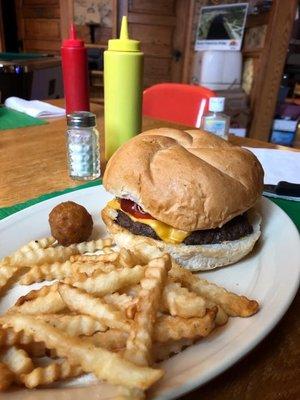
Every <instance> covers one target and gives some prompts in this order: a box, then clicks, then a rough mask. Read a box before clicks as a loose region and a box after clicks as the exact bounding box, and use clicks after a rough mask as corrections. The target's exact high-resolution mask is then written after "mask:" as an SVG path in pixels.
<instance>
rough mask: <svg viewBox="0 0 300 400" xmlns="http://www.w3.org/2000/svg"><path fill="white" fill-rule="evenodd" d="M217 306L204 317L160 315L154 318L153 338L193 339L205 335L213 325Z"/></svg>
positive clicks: (164, 340)
mask: <svg viewBox="0 0 300 400" xmlns="http://www.w3.org/2000/svg"><path fill="white" fill-rule="evenodd" d="M216 313H217V308H215V309H212V310H208V311H207V313H206V314H205V316H204V317H202V318H199V317H194V318H182V317H171V316H170V315H161V316H159V317H158V318H157V319H156V324H155V328H154V335H153V339H154V341H156V342H160V343H161V342H167V341H169V340H179V339H195V338H199V337H205V336H207V335H208V334H209V333H210V332H211V331H212V330H213V329H214V327H215V317H216Z"/></svg>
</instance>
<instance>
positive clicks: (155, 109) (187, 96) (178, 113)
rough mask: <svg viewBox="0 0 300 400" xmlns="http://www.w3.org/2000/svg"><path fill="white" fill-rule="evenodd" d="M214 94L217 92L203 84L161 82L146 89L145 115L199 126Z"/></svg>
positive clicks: (144, 98) (144, 96)
mask: <svg viewBox="0 0 300 400" xmlns="http://www.w3.org/2000/svg"><path fill="white" fill-rule="evenodd" d="M212 96H215V93H214V92H213V91H212V90H210V89H207V88H205V87H202V86H195V85H185V84H182V83H159V84H157V85H153V86H151V87H149V88H147V89H145V90H144V94H143V115H146V116H149V117H153V118H158V119H162V120H166V121H170V122H178V123H180V124H183V125H190V126H197V127H199V126H200V121H201V116H202V115H203V114H204V113H205V112H207V111H208V99H209V98H210V97H212Z"/></svg>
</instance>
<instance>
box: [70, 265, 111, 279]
mask: <svg viewBox="0 0 300 400" xmlns="http://www.w3.org/2000/svg"><path fill="white" fill-rule="evenodd" d="M73 266H74V271H75V273H74V275H75V274H76V273H79V274H81V273H83V274H86V275H89V276H90V275H93V274H94V273H96V272H97V271H98V272H99V273H105V274H108V273H109V272H111V271H115V270H116V268H117V267H116V266H115V265H114V264H111V263H95V264H89V263H82V264H80V263H79V262H78V263H74V264H73Z"/></svg>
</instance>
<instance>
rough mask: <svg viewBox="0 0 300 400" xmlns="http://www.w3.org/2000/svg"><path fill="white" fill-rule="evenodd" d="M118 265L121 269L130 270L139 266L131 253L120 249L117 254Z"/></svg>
mask: <svg viewBox="0 0 300 400" xmlns="http://www.w3.org/2000/svg"><path fill="white" fill-rule="evenodd" d="M118 263H119V265H120V266H121V267H123V268H124V267H127V268H132V267H134V266H135V265H138V264H139V259H138V257H136V256H135V254H134V253H133V252H132V251H130V250H128V249H125V248H124V247H122V248H121V250H120V253H119V258H118Z"/></svg>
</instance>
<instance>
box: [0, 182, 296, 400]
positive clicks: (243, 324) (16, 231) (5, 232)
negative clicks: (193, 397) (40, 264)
mask: <svg viewBox="0 0 300 400" xmlns="http://www.w3.org/2000/svg"><path fill="white" fill-rule="evenodd" d="M110 198H111V195H110V194H108V193H107V192H105V190H104V189H103V187H100V188H99V187H92V188H88V189H82V190H79V191H76V192H72V193H68V194H65V195H62V196H59V197H56V198H54V199H50V200H47V201H45V202H42V203H39V204H37V205H34V206H32V207H30V208H27V209H25V210H23V211H20V212H18V213H16V214H14V215H12V216H10V217H8V218H6V219H4V220H2V221H0V257H3V256H5V255H7V254H9V253H10V252H12V251H14V250H16V249H17V248H18V247H20V246H21V245H23V244H25V243H26V242H28V241H30V240H32V239H36V238H40V237H43V236H48V235H49V227H48V214H49V211H50V210H51V209H52V208H53V207H54V206H55V205H56V204H58V203H60V202H62V201H66V200H73V201H76V202H78V203H79V204H82V205H83V206H85V207H86V208H87V209H88V210H89V212H90V213H91V214H92V216H93V219H94V223H95V232H94V235H95V236H99V234H100V235H104V234H105V228H104V226H103V224H102V221H101V218H100V216H99V211H100V210H101V209H102V208H103V206H104V205H105V204H106V202H107V201H108V200H109V199H110ZM258 209H260V212H261V214H262V216H263V226H262V232H263V234H262V237H261V239H260V241H259V243H258V244H257V246H256V248H255V250H254V251H253V252H252V253H251V255H249V256H248V257H246V258H245V259H244V260H242V261H241V262H239V263H237V264H235V265H233V266H229V267H226V268H223V269H218V270H214V271H211V272H207V273H202V274H201V276H202V277H204V278H207V279H209V280H211V281H213V282H216V283H218V284H221V285H222V286H224V287H225V288H227V289H229V290H231V291H234V292H236V293H239V294H244V295H246V296H247V297H249V298H252V299H256V300H258V301H259V303H260V304H261V309H260V311H259V312H258V313H257V314H256V315H255V316H253V317H251V318H245V319H242V318H231V319H230V320H229V323H228V324H227V325H226V326H225V327H223V328H219V329H217V330H216V331H215V333H213V334H212V335H211V336H210V337H209V338H207V339H205V340H203V341H200V342H199V343H198V344H196V345H194V346H192V347H190V348H188V349H186V350H185V351H184V352H182V353H181V354H178V355H176V356H175V357H172V358H171V359H170V360H168V361H166V362H164V363H163V368H164V369H165V371H166V374H165V376H164V378H163V379H162V380H161V381H160V382H159V384H157V385H156V386H155V387H154V388H153V389H152V390H151V398H155V399H157V400H158V399H159V400H163V399H164V400H166V399H173V398H177V397H179V396H180V395H182V394H184V393H187V392H188V391H190V390H192V389H194V388H195V387H197V386H200V385H202V384H204V383H205V382H207V381H209V380H210V379H212V378H214V377H215V376H217V375H218V374H220V373H221V372H223V371H224V370H226V369H227V368H229V367H230V366H232V365H233V364H234V363H235V362H236V361H237V360H239V359H240V358H241V357H242V356H244V355H245V354H246V353H247V352H249V351H250V350H251V349H253V347H255V346H256V345H257V344H258V343H259V342H260V341H261V340H262V339H263V338H264V337H265V336H266V335H267V334H268V333H269V332H270V331H271V329H272V328H273V327H274V326H275V325H276V324H277V322H278V321H279V320H280V319H281V317H282V316H283V314H284V313H285V312H286V310H287V308H288V307H289V305H290V303H291V302H292V300H293V298H294V296H295V294H296V291H297V288H298V286H299V278H300V240H299V235H298V232H297V229H296V227H295V226H294V224H293V223H292V222H291V220H290V219H289V217H288V216H287V215H286V214H285V213H284V212H283V211H282V210H281V209H280V208H279V207H277V206H276V205H275V204H274V203H272V202H271V201H270V200H267V199H264V198H263V199H262V201H261V202H260V204H259V205H258ZM30 289H32V287H30ZM26 291H28V288H26V287H20V286H19V287H15V288H13V289H12V290H10V291H9V292H8V293H7V294H6V296H5V297H4V298H3V299H2V300H1V302H0V312H1V313H2V312H4V311H5V310H6V309H7V307H8V306H10V305H11V304H13V303H14V301H15V300H16V298H17V297H19V296H20V295H21V294H23V293H26ZM80 382H81V384H83V383H85V382H82V380H81V381H78V380H77V381H75V383H74V381H73V382H71V387H68V388H67V387H59V388H55V389H39V390H35V391H34V392H30V393H29V391H25V390H18V391H14V392H12V393H7V394H6V395H5V399H7V400H9V399H14V400H17V399H22V400H24V399H26V400H27V399H31V400H37V399H43V400H45V399H48V398H49V399H51V398H52V399H53V398H54V396H55V397H56V398H57V399H60V398H63V399H64V400H69V399H70V400H75V399H82V398H84V396H88V397H89V400H93V399H105V400H107V399H112V398H113V397H112V396H113V394H112V393H113V392H112V390H111V388H110V387H109V386H108V385H104V384H97V385H95V384H92V385H91V386H88V387H87V386H84V387H78V384H79V383H80ZM74 385H75V386H74ZM76 385H77V387H76ZM69 386H70V383H69Z"/></svg>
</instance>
